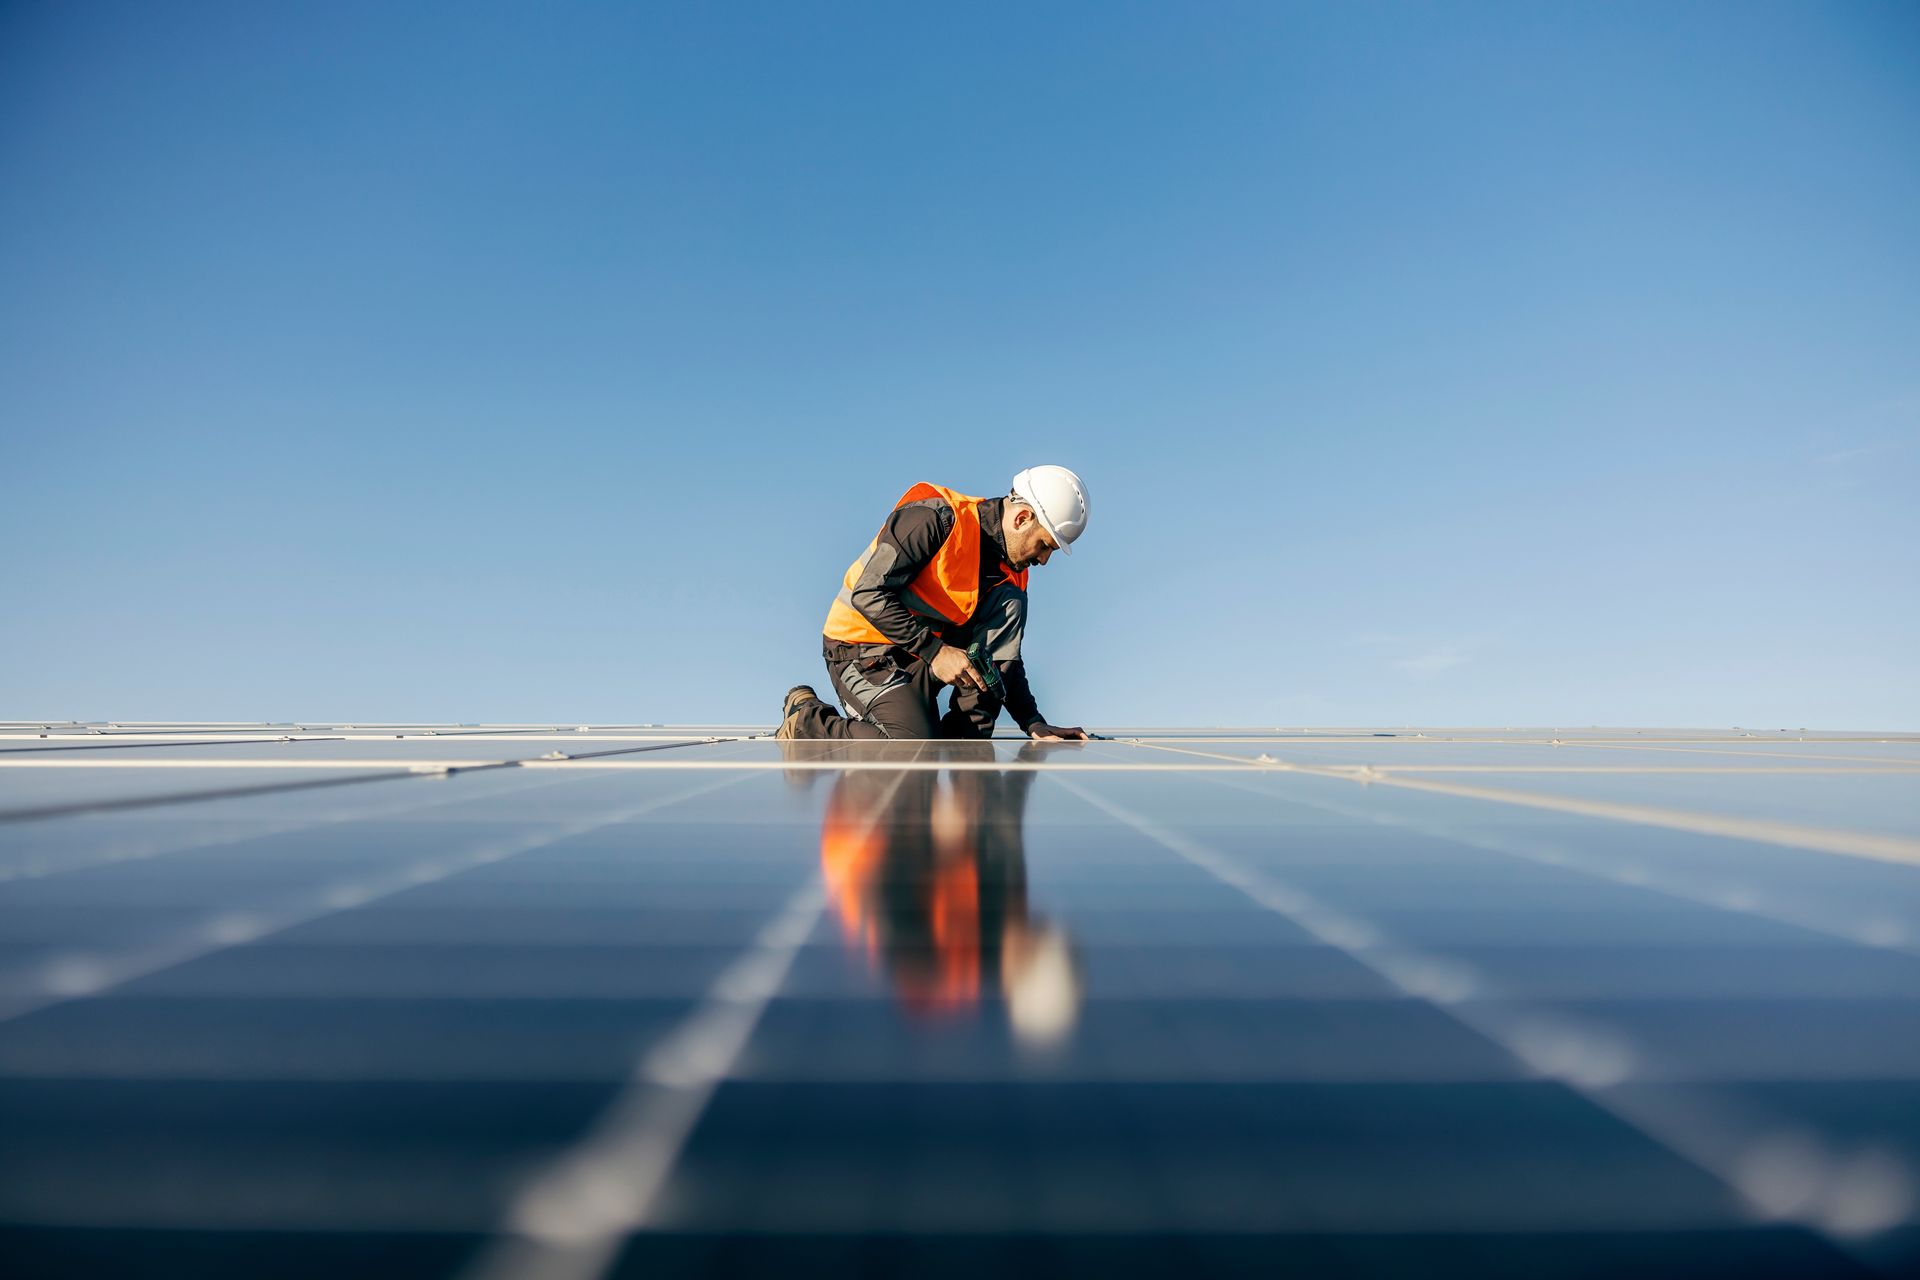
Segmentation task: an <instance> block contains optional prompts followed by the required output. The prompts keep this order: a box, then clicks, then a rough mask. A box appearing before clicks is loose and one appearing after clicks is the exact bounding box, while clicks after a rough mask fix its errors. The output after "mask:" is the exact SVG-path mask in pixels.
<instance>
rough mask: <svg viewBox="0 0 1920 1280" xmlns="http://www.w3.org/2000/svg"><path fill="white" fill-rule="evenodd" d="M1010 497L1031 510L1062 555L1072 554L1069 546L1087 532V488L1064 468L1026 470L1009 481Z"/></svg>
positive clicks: (1033, 468) (1030, 468) (1077, 477)
mask: <svg viewBox="0 0 1920 1280" xmlns="http://www.w3.org/2000/svg"><path fill="white" fill-rule="evenodd" d="M1013 496H1014V497H1016V498H1018V499H1020V501H1022V502H1024V503H1026V504H1027V505H1028V506H1030V507H1032V508H1033V514H1035V515H1037V516H1039V517H1040V527H1041V528H1042V529H1045V530H1046V531H1047V532H1048V533H1050V534H1052V535H1053V540H1054V541H1055V542H1057V543H1059V544H1060V549H1061V550H1062V551H1064V552H1066V553H1067V554H1068V555H1072V554H1073V548H1072V547H1071V546H1070V545H1069V544H1070V543H1071V542H1072V541H1073V540H1074V539H1075V538H1077V537H1079V536H1080V535H1081V534H1082V533H1084V532H1086V528H1087V510H1088V507H1087V486H1086V485H1084V484H1082V483H1081V482H1080V477H1079V476H1077V475H1075V474H1073V472H1071V471H1069V470H1067V469H1066V468H1065V467H1028V468H1027V469H1026V470H1025V471H1022V472H1021V473H1020V474H1019V475H1017V476H1015V477H1014V478H1013Z"/></svg>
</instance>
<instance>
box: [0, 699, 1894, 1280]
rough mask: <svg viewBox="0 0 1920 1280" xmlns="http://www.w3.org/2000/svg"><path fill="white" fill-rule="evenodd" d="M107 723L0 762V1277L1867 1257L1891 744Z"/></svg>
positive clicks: (1779, 1267) (1706, 1262)
mask: <svg viewBox="0 0 1920 1280" xmlns="http://www.w3.org/2000/svg"><path fill="white" fill-rule="evenodd" d="M87 728H88V727H86V726H68V727H66V729H65V730H64V733H65V736H67V737H71V738H74V739H75V740H79V739H80V738H82V737H83V736H90V737H92V738H95V739H97V738H99V737H102V736H106V735H105V734H93V735H87V734H86V733H85V730H86V729H87ZM137 728H138V729H139V731H140V733H141V735H142V736H143V737H144V738H146V739H150V740H152V739H165V738H167V737H168V736H169V735H170V734H171V736H172V737H173V738H175V739H181V740H178V741H170V742H164V743H156V742H153V741H147V742H143V743H141V744H140V745H130V746H127V747H126V748H124V749H119V748H115V749H111V750H102V751H97V752H95V751H87V752H80V751H76V752H70V753H64V754H63V755H62V757H61V758H63V759H64V758H73V757H80V756H85V757H87V758H88V760H89V761H90V763H84V764H78V765H67V764H60V765H44V764H32V763H24V762H23V761H25V759H26V758H27V757H28V756H38V757H40V758H51V757H53V756H54V755H55V754H56V753H52V752H35V751H32V750H30V749H29V750H20V749H22V748H31V747H32V744H34V743H42V744H44V743H45V742H48V741H51V740H52V737H51V731H48V732H49V733H50V737H49V738H47V739H42V738H40V737H39V736H38V735H39V733H40V732H42V731H41V730H39V729H37V728H30V729H22V730H20V731H17V732H16V731H10V730H7V729H5V728H0V751H16V750H20V754H18V755H15V756H13V757H11V758H9V760H8V763H6V764H5V765H4V766H3V767H0V786H4V788H5V789H4V790H3V791H0V796H4V798H5V799H6V802H7V805H8V806H10V807H12V808H14V809H54V808H63V809H64V810H65V811H64V812H61V813H58V814H50V815H46V816H40V817H35V818H31V819H24V818H17V817H16V818H14V819H12V820H0V1132H4V1133H5V1134H6V1141H5V1142H4V1143H0V1260H4V1262H5V1264H6V1267H5V1269H6V1270H7V1272H8V1273H9V1274H22V1275H36V1274H45V1275H75V1276H77V1275H92V1274H154V1275H184V1274H192V1275H196V1276H201V1275H207V1276H215V1275H235V1276H241V1275H247V1276H251V1275H266V1274H273V1275H290V1274H306V1273H309V1272H311V1273H313V1274H342V1273H347V1274H356V1275H446V1276H474V1277H494V1276H512V1275H525V1276H545V1275H569V1276H599V1275H616V1274H617V1275H647V1276H654V1275H662V1274H668V1275H672V1274H715V1275H718V1274H729V1273H733V1272H737V1271H739V1270H741V1269H747V1270H768V1269H773V1268H776V1267H777V1268H780V1269H783V1270H792V1269H794V1268H795V1267H798V1268H799V1269H800V1270H802V1271H805V1272H810V1273H819V1274H826V1273H829V1272H833V1273H839V1272H844V1271H848V1270H851V1271H855V1272H892V1271H910V1272H913V1273H915V1274H918V1273H920V1272H931V1273H936V1274H945V1273H948V1272H956V1273H957V1272H958V1271H960V1270H963V1269H964V1270H968V1271H978V1270H982V1269H989V1270H1011V1271H1014V1272H1019V1273H1033V1274H1049V1275H1054V1274H1089V1275H1091V1274H1099V1275H1103V1276H1104V1275H1111V1274H1114V1273H1115V1272H1123V1273H1124V1272H1127V1271H1130V1270H1140V1269H1147V1270H1170V1269H1178V1270H1180V1271H1183V1272H1191V1273H1194V1274H1197V1275H1209V1274H1222V1275H1271V1274H1276V1273H1282V1272H1288V1271H1298V1272H1301V1273H1304V1274H1314V1275H1321V1274H1325V1275H1355V1276H1414V1275H1422V1276H1424V1275H1434V1274H1447V1275H1462V1276H1467V1275H1472V1276H1480V1275H1510V1276H1522V1275H1525V1276H1534V1275H1543V1274H1553V1275H1596V1276H1597V1275H1613V1274H1628V1273H1633V1274H1659V1275H1681V1276H1686V1275H1700V1276H1723V1275H1740V1276H1749V1275H1751V1276H1826V1275H1882V1276H1893V1275H1899V1274H1905V1273H1907V1272H1908V1271H1909V1270H1910V1269H1912V1268H1913V1267H1914V1266H1916V1265H1917V1264H1920V1249H1917V1248H1916V1243H1915V1242H1916V1234H1915V1231H1914V1227H1913V1224H1914V1222H1915V1220H1916V1213H1920V1182H1917V1181H1916V1170H1920V1129H1916V1125H1915V1123H1914V1120H1913V1116H1914V1115H1915V1114H1920V1092H1916V1091H1920V841H1916V840H1914V839H1913V838H1912V837H1913V834H1914V832H1915V827H1914V824H1913V823H1912V822H1911V821H1910V819H1911V817H1912V812H1911V810H1909V809H1907V808H1906V807H1905V806H1906V805H1907V804H1908V802H1909V800H1910V799H1911V798H1912V797H1913V795H1914V790H1913V789H1914V787H1915V786H1916V785H1920V771H1907V772H1898V771H1900V770H1902V769H1903V768H1904V766H1903V765H1902V761H1903V760H1905V759H1907V758H1908V757H1907V756H1906V755H1904V754H1903V753H1906V752H1911V751H1913V750H1914V744H1913V743H1911V742H1909V741H1888V740H1885V739H1877V740H1875V741H1873V742H1866V741H1857V740H1852V739H1850V738H1847V737H1842V736H1835V737H1822V738H1812V739H1809V740H1805V741H1802V740H1800V739H1799V737H1798V735H1796V736H1795V739H1794V740H1793V741H1792V742H1790V743H1788V742H1780V741H1774V740H1771V739H1760V740H1745V739H1740V738H1738V737H1736V736H1733V735H1726V734H1720V735H1713V734H1690V733H1686V732H1684V731H1595V730H1585V731H1577V732H1576V731H1559V730H1525V731H1519V732H1514V733H1508V734H1501V733H1498V732H1495V731H1480V732H1473V733H1469V732H1465V731H1457V730H1434V731H1428V734H1427V737H1425V738H1416V737H1408V736H1405V731H1398V730H1396V731H1392V733H1393V735H1394V736H1391V737H1389V736H1376V734H1375V733H1374V732H1373V731H1367V730H1348V731H1339V732H1332V731H1322V732H1318V733H1307V732H1304V731H1296V732H1293V733H1274V734H1268V735H1262V734H1257V733H1250V732H1245V731H1240V732H1232V731H1220V730H1191V731H1183V732H1179V733H1170V734H1166V735H1164V736H1159V737H1155V738H1152V739H1148V738H1144V737H1143V738H1142V740H1141V741H1139V742H1118V741H1115V742H1095V743H1090V744H1086V745H1084V746H1064V747H1052V748H1042V747H1038V746H1034V745H1029V744H1023V743H1020V742H1014V741H997V742H992V743H978V744H958V743H945V744H942V743H894V744H885V745H882V746H879V747H852V748H850V747H845V746H832V745H825V744H786V743H779V742H774V741H771V740H768V739H765V738H757V739H752V740H739V737H738V735H739V734H740V732H741V731H738V730H735V731H732V732H731V733H724V732H718V731H716V733H715V734H713V735H707V734H704V733H701V734H695V733H692V732H685V733H681V732H678V731H676V730H674V729H672V728H667V729H653V728H649V729H646V730H632V729H628V730H620V729H614V730H608V731H593V732H592V733H591V734H589V733H584V732H580V731H578V730H568V731H556V730H554V729H553V728H550V727H549V728H545V729H542V728H538V727H532V728H529V727H515V728H513V729H512V730H511V731H509V732H497V731H496V732H490V731H489V727H487V726H460V727H454V726H445V727H441V728H442V729H443V730H444V733H429V731H430V730H433V729H434V728H435V727H434V726H404V727H401V729H402V731H403V732H405V733H406V735H407V736H405V737H401V738H395V737H393V736H392V734H393V732H394V731H395V730H394V727H391V726H383V727H381V728H380V729H376V730H364V729H355V730H348V729H345V728H339V727H329V728H328V730H327V732H328V734H329V735H331V736H333V737H334V738H335V739H336V740H335V741H308V742H292V743H283V742H275V741H270V740H265V735H264V734H263V733H262V732H261V727H259V726H252V727H249V726H214V727H211V728H213V729H214V730H217V731H218V732H222V733H226V734H230V735H245V734H248V733H251V734H253V735H254V736H255V737H259V738H261V739H262V740H259V741H252V740H249V741H244V742H217V743H216V742H211V741H205V742H193V741H186V740H184V739H187V738H191V737H193V736H194V735H196V734H198V735H202V736H204V735H206V734H207V732H208V727H204V726H202V727H189V726H138V727H137ZM113 732H114V733H127V732H131V730H130V729H129V728H127V727H122V728H120V729H115V730H113ZM1385 732H1387V731H1381V733H1382V734H1384V733H1385ZM458 736H464V737H466V738H468V739H469V741H466V742H464V743H462V744H461V745H460V746H459V748H458V750H457V751H455V752H451V753H449V752H448V751H447V748H446V746H445V743H446V742H447V741H448V740H450V739H453V738H455V737H458ZM706 736H717V737H721V738H724V739H727V740H723V741H716V742H706V741H702V740H700V739H702V738H704V737H706ZM1443 736H1444V739H1445V740H1441V738H1442V737H1443ZM1556 736H1557V737H1560V738H1561V739H1562V743H1563V745H1559V746H1555V745H1553V742H1552V739H1553V738H1554V737H1556ZM1648 744H1652V745H1651V746H1649V745H1648ZM634 748H646V750H633V749H634ZM662 748H664V749H662ZM605 751H612V752H619V753H620V754H614V755H594V754H589V753H594V752H605ZM1707 752H1713V753H1717V754H1712V755H1709V754H1705V753H1707ZM403 753H404V754H403ZM132 755H138V756H139V757H140V758H141V759H142V760H143V761H146V760H155V761H157V760H160V759H163V758H164V759H165V760H166V761H167V763H165V764H147V763H141V764H138V765H133V766H129V765H127V764H115V763H111V762H110V761H109V759H107V758H109V757H112V758H118V757H122V756H132ZM1263 755H1264V756H1267V757H1268V758H1269V759H1270V760H1273V761H1283V762H1286V763H1287V764H1293V765H1298V766H1300V767H1297V768H1286V767H1281V766H1279V765H1274V764H1268V763H1263V762H1261V761H1260V760H1259V757H1261V756H1263ZM561 757H571V758H561ZM96 758H98V759H97V760H96ZM386 759H394V760H412V761H415V762H422V761H425V762H433V761H446V760H453V761H456V762H458V761H466V762H469V763H484V764H486V765H489V766H492V767H486V768H454V769H452V770H451V771H448V772H433V773H415V772H408V771H405V770H404V769H403V770H402V771H400V772H399V773H398V774H397V775H396V776H393V777H386V778H380V779H377V780H376V779H370V778H367V777H366V776H364V772H365V770H364V765H363V763H362V762H366V761H379V760H386ZM236 762H241V763H236ZM336 765H337V766H338V767H334V766H336ZM1436 765H1438V766H1440V767H1439V768H1438V769H1436V768H1435V766H1436ZM1622 766H1624V767H1626V768H1627V769H1630V770H1631V772H1621V771H1620V770H1621V767H1622ZM1756 769H1761V770H1768V771H1769V772H1765V773H1758V772H1754V770H1756ZM1396 770H1399V771H1401V772H1396ZM1774 770H1777V771H1779V772H1772V771H1774ZM323 776H324V777H325V778H326V779H327V780H328V781H327V785H324V786H319V787H315V786H311V785H307V784H311V783H312V782H314V781H315V780H316V779H317V778H320V777H323ZM1383 779H1384V780H1387V781H1384V782H1383ZM1394 779H1413V780H1418V781H1423V782H1435V781H1437V782H1441V783H1443V784H1450V783H1459V784H1461V786H1459V787H1454V786H1449V785H1442V786H1439V787H1429V786H1403V785H1398V783H1397V782H1395V781H1392V780H1394ZM1463 788H1465V789H1463ZM220 792H226V793H229V794H210V793H220ZM1508 793H1510V794H1511V795H1512V796H1513V797H1515V798H1512V799H1506V798H1502V797H1503V795H1506V794H1508ZM1563 802H1564V803H1563ZM1730 821H1731V822H1732V823H1734V825H1731V826H1730V825H1728V823H1729V822H1730ZM1862 833H1866V834H1867V835H1870V836H1871V837H1873V838H1872V839H1871V840H1867V841H1865V842H1864V843H1863V842H1862V841H1863V837H1862Z"/></svg>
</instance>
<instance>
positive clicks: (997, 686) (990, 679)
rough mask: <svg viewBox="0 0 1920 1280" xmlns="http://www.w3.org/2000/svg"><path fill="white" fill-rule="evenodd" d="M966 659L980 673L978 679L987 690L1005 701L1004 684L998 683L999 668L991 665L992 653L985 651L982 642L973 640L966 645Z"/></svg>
mask: <svg viewBox="0 0 1920 1280" xmlns="http://www.w3.org/2000/svg"><path fill="white" fill-rule="evenodd" d="M967 661H968V662H971V663H972V664H973V669H974V670H975V671H978V672H979V673H980V679H981V680H982V681H983V682H984V683H985V684H986V686H987V692H988V693H990V694H992V695H993V696H994V697H996V698H998V699H1000V700H1001V701H1002V702H1005V701H1006V699H1007V691H1006V686H1004V685H1002V684H1001V683H1000V668H999V667H996V666H994V665H993V655H992V654H990V653H988V652H987V649H986V646H985V644H984V643H983V642H981V641H979V640H975V641H974V642H973V643H972V644H970V645H968V646H967Z"/></svg>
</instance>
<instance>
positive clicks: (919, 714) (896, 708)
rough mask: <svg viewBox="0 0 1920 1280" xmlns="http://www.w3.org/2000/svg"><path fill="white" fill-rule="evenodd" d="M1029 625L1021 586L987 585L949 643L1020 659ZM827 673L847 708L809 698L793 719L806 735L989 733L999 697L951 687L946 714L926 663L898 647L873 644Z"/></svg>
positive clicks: (867, 736)
mask: <svg viewBox="0 0 1920 1280" xmlns="http://www.w3.org/2000/svg"><path fill="white" fill-rule="evenodd" d="M1026 629H1027V593H1026V592H1025V591H1023V590H1021V589H1020V588H1019V587H1017V586H1015V585H1014V584H1013V583H1011V582H1003V583H1001V584H1000V585H999V586H997V587H995V588H994V589H993V590H992V591H990V592H988V593H987V595H986V596H985V598H983V599H982V600H981V601H980V603H979V605H978V607H976V608H975V609H974V611H973V617H972V619H971V620H969V622H968V623H967V626H966V628H965V630H964V633H962V634H958V635H955V636H953V637H952V638H951V639H950V641H949V643H952V644H955V645H957V646H958V647H959V648H962V649H965V648H967V647H969V646H970V645H972V644H973V642H974V641H975V640H979V641H981V642H982V646H981V647H982V648H983V649H984V650H985V652H987V653H989V654H991V655H992V657H993V660H994V662H996V663H998V664H1002V665H1004V664H1006V663H1009V662H1012V661H1014V660H1016V659H1017V658H1019V656H1020V640H1021V637H1022V636H1024V635H1025V634H1026ZM827 675H828V677H829V678H830V679H831V680H832V681H833V689H834V692H835V693H836V694H838V695H839V697H840V705H841V706H843V707H845V708H846V709H847V714H846V715H841V714H840V712H839V711H837V710H836V709H834V708H833V707H831V706H829V705H827V704H826V703H824V702H815V703H809V704H808V705H807V706H806V708H805V709H804V710H803V711H802V712H801V716H800V722H799V724H798V726H796V727H797V728H798V729H799V731H800V736H801V737H805V738H864V739H874V738H988V737H992V736H993V724H994V721H996V720H998V719H999V718H1000V705H1001V704H1000V698H999V697H998V695H996V694H992V693H987V692H984V691H982V690H979V689H973V688H964V689H962V688H956V689H955V690H954V691H953V698H952V700H951V701H950V702H949V704H948V707H947V710H946V712H945V713H944V714H942V713H941V711H940V691H941V689H943V688H945V687H946V686H944V685H942V684H941V683H940V682H939V681H938V680H936V679H935V678H934V675H933V672H932V670H931V669H930V668H929V667H928V665H927V663H926V662H924V661H923V660H921V659H919V658H909V657H907V656H906V654H905V651H904V650H900V649H885V648H883V647H881V646H878V645H876V646H873V647H872V649H871V651H870V653H869V654H868V655H866V656H863V658H862V659H861V660H859V661H854V662H840V663H835V662H831V661H829V662H828V663H827Z"/></svg>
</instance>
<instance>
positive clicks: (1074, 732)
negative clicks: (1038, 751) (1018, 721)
mask: <svg viewBox="0 0 1920 1280" xmlns="http://www.w3.org/2000/svg"><path fill="white" fill-rule="evenodd" d="M1027 736H1028V737H1029V738H1032V739H1033V740H1034V741H1035V742H1085V741H1086V740H1087V731H1086V730H1085V729H1082V728H1080V727H1079V726H1078V725H1063V724H1037V725H1035V726H1033V728H1032V729H1030V730H1028V731H1027Z"/></svg>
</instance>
